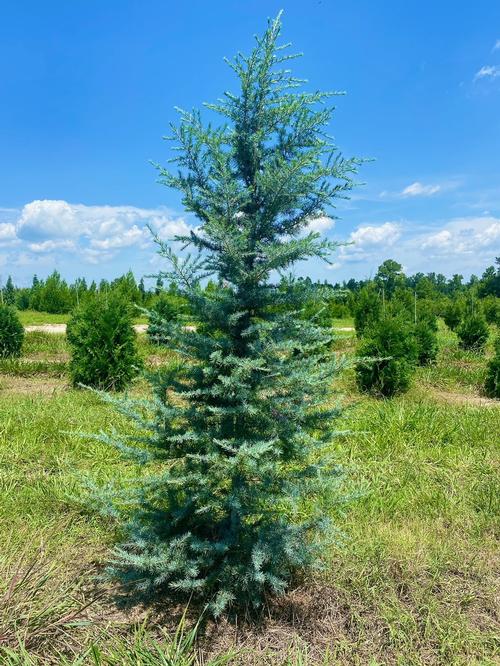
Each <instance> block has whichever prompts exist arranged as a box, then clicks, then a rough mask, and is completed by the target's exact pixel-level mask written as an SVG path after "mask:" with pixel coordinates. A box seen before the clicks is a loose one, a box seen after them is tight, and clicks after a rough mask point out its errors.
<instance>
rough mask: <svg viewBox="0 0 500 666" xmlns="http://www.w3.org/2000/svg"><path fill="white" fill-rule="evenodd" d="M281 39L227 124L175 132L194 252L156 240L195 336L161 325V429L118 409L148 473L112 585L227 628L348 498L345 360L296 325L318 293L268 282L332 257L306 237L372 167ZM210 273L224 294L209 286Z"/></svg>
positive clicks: (309, 329)
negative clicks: (341, 457) (164, 354)
mask: <svg viewBox="0 0 500 666" xmlns="http://www.w3.org/2000/svg"><path fill="white" fill-rule="evenodd" d="M279 33H280V19H279V17H278V18H277V19H276V20H274V21H271V22H270V23H269V25H268V29H267V30H266V32H265V34H264V35H263V36H262V37H260V38H257V43H256V46H255V49H254V50H253V52H252V53H251V54H250V56H248V57H245V56H244V55H242V54H239V55H238V56H237V57H236V58H235V60H234V61H232V62H231V63H230V65H231V67H232V68H233V70H234V71H235V73H236V75H237V77H238V79H239V83H240V91H239V92H238V93H236V94H233V93H229V92H227V93H225V95H224V98H223V99H222V100H220V101H219V102H218V103H216V104H213V105H209V108H210V109H211V111H212V112H214V113H218V114H221V115H222V117H223V118H224V123H223V124H222V125H221V126H220V127H215V126H213V125H208V126H207V125H204V124H203V123H202V119H201V115H200V113H199V112H192V113H188V112H181V118H180V126H178V127H177V126H173V127H172V132H173V139H174V141H175V143H176V151H177V153H176V155H177V156H176V158H175V160H174V161H175V162H176V163H177V166H178V171H176V172H175V173H171V172H169V171H167V170H165V169H161V175H162V179H163V181H164V183H165V184H166V185H168V186H170V187H173V188H176V189H178V190H180V192H181V193H182V195H183V203H184V206H185V208H186V209H187V210H188V211H190V212H191V213H194V215H195V216H197V217H198V219H199V227H198V228H196V229H193V230H192V231H191V232H190V234H189V235H188V236H187V237H183V238H178V240H180V241H182V242H184V243H185V245H187V246H191V248H192V249H193V250H194V256H189V257H187V258H184V259H180V258H179V257H177V256H175V255H174V253H173V250H172V248H171V247H170V246H169V245H168V244H166V243H164V242H162V241H161V240H159V239H157V242H158V244H159V249H160V254H162V255H163V256H164V257H165V258H166V259H167V260H168V261H169V265H170V266H171V269H170V270H169V271H165V273H163V274H162V275H161V277H162V279H169V280H171V281H173V283H175V284H176V285H177V288H178V290H179V292H180V294H181V295H182V296H183V297H184V298H186V299H187V301H188V303H189V307H190V308H191V309H192V312H193V313H194V319H195V321H197V322H199V325H198V324H197V329H196V331H192V330H191V331H189V330H186V329H185V328H184V327H183V326H182V325H181V324H180V323H179V322H176V321H175V320H174V321H171V322H170V323H169V322H165V326H166V327H168V329H169V336H170V339H171V340H172V344H173V346H174V348H175V349H176V350H177V351H178V353H179V358H180V361H179V362H177V363H173V364H172V365H170V366H168V367H164V368H162V369H160V371H159V372H158V373H157V374H155V376H154V377H153V378H152V381H153V387H154V396H155V397H154V399H153V401H152V402H151V403H150V405H149V407H150V410H151V415H150V417H146V419H145V417H144V414H143V410H144V401H140V402H138V403H137V406H136V409H135V408H134V403H133V402H131V401H130V400H129V401H127V402H126V403H123V404H122V405H121V407H119V408H120V409H122V411H123V412H124V413H126V414H128V415H129V416H130V417H132V418H135V419H136V421H137V423H139V424H140V425H141V426H142V429H143V431H142V432H141V436H140V438H138V439H137V441H136V442H135V444H134V442H133V438H132V437H128V438H127V439H126V440H125V441H124V440H123V439H122V440H120V439H118V441H116V442H115V444H116V446H117V447H118V448H119V449H120V450H122V451H123V452H124V453H125V454H126V455H127V454H128V455H130V456H131V457H133V458H135V459H137V460H139V461H140V462H142V463H144V464H145V465H148V463H153V464H152V465H151V467H150V470H149V475H147V476H144V474H143V475H141V476H140V477H139V478H138V479H137V483H136V485H135V486H134V487H133V488H132V489H131V491H130V496H129V499H130V506H131V508H130V511H129V513H128V514H127V515H128V522H127V523H126V524H125V525H124V526H123V529H124V533H125V539H126V540H125V544H124V545H123V546H121V547H119V548H118V549H117V550H116V552H115V557H114V560H113V564H112V567H111V569H110V574H111V575H112V576H118V577H120V578H121V579H122V580H124V581H126V582H127V583H129V584H131V585H132V587H135V588H136V589H137V590H139V591H143V592H144V593H152V592H162V593H164V594H173V593H179V592H180V593H184V594H186V595H188V596H189V595H192V594H195V595H200V596H201V597H202V598H204V599H207V600H209V602H210V608H211V610H212V612H213V613H214V614H216V615H217V614H220V613H221V612H223V611H224V610H226V609H228V608H229V607H230V606H233V605H235V604H246V603H249V604H250V605H256V606H258V605H259V604H260V603H261V602H262V599H263V595H264V594H265V593H266V592H272V593H280V592H282V591H283V590H284V589H285V588H286V586H287V584H288V582H289V580H290V577H291V575H292V573H293V572H294V570H296V569H297V568H301V567H304V566H308V565H310V564H311V563H313V562H316V561H318V558H319V556H320V554H321V548H322V544H324V537H325V536H330V537H331V534H332V529H331V528H329V527H328V523H327V521H326V519H325V511H324V504H323V503H322V500H321V498H322V497H325V495H323V493H327V494H328V493H329V500H328V501H329V507H330V508H331V506H332V503H333V502H334V498H335V497H338V493H339V491H338V489H336V486H337V482H336V481H337V476H338V470H337V468H336V466H335V464H334V463H333V461H332V460H331V459H330V457H329V455H328V452H327V448H328V447H327V445H328V443H329V442H330V441H331V438H332V436H333V435H334V429H333V428H334V427H333V423H332V421H333V419H334V417H335V416H336V414H337V409H336V408H335V409H334V408H328V407H326V406H325V398H326V395H327V394H328V390H329V387H330V384H331V380H332V378H333V376H334V374H335V373H336V372H337V371H338V367H339V361H337V360H336V359H335V357H333V356H332V355H328V354H325V351H324V350H325V348H326V346H327V342H328V340H329V339H330V334H329V333H328V332H327V331H326V330H325V329H323V328H321V327H319V326H317V325H316V324H315V322H314V321H307V320H304V319H301V318H300V317H298V316H297V314H298V313H300V310H301V308H302V307H303V304H304V302H305V300H306V299H309V298H310V295H309V294H306V293H305V292H304V289H303V288H301V289H299V290H296V289H295V287H294V282H293V281H289V284H288V288H286V289H283V285H281V286H280V285H278V284H277V283H276V282H275V281H273V275H276V274H277V273H278V274H279V273H281V272H283V271H286V270H287V269H289V268H290V267H291V266H292V265H293V264H294V263H295V262H297V261H299V260H304V259H308V258H310V257H319V258H324V259H327V258H328V256H329V254H330V253H331V251H332V250H333V249H334V247H335V245H334V244H333V243H332V242H330V241H327V240H324V239H321V238H320V236H319V234H318V233H315V232H311V231H309V230H308V225H309V223H310V221H311V220H312V219H314V218H315V217H317V216H322V215H325V214H328V212H329V211H330V209H331V208H332V206H333V203H334V201H335V199H336V198H337V197H345V196H347V193H348V191H349V190H350V189H351V187H352V186H353V175H354V174H355V172H356V170H357V166H358V164H359V162H360V161H359V160H357V159H344V158H343V157H342V156H341V155H340V154H339V153H338V151H337V149H336V147H335V146H334V145H333V144H332V141H331V139H330V138H329V137H328V136H327V135H326V133H325V129H326V126H327V125H328V123H329V121H330V118H331V115H332V110H333V109H332V108H331V107H330V106H329V105H328V104H326V102H327V101H328V99H329V98H330V97H331V95H332V94H334V93H322V92H314V93H308V92H303V91H301V90H299V87H300V85H301V81H299V80H297V79H296V78H294V77H293V76H292V75H291V74H290V72H289V71H288V70H287V69H284V65H285V63H287V61H288V60H290V58H291V57H293V56H291V55H286V51H285V50H284V48H285V47H283V46H279V45H278V44H277V40H278V38H279ZM208 275H214V276H216V278H217V279H219V280H221V282H222V284H223V288H222V289H217V290H204V289H203V288H202V286H201V282H200V281H201V280H202V279H203V278H204V277H205V276H208ZM281 305H286V306H287V307H286V308H281V307H280V306H281ZM109 399H110V400H112V398H111V397H110V398H109ZM117 404H118V405H120V403H119V402H118V403H117ZM103 437H104V438H106V436H105V435H103ZM108 439H109V438H108ZM306 497H308V498H315V500H314V501H313V502H312V503H311V502H309V503H308V508H307V510H305V505H304V499H305V498H306ZM123 500H124V497H123V495H120V502H118V504H119V505H120V506H122V507H123V506H124V504H126V502H124V501H123ZM119 515H121V514H119Z"/></svg>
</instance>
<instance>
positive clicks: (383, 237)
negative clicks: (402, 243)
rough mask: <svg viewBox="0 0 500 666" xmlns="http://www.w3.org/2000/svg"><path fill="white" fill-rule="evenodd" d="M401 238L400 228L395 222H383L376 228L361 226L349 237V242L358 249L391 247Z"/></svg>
mask: <svg viewBox="0 0 500 666" xmlns="http://www.w3.org/2000/svg"><path fill="white" fill-rule="evenodd" d="M400 236H401V227H400V225H399V224H398V223H396V222H385V223H384V224H381V225H378V226H375V225H373V226H370V225H362V226H360V227H358V228H357V229H356V230H355V231H353V232H352V233H351V235H350V236H349V242H351V243H354V244H355V245H356V246H358V247H363V248H365V247H370V246H375V245H377V246H380V245H382V246H389V247H390V246H391V245H394V243H395V242H396V241H397V240H398V238H399V237H400Z"/></svg>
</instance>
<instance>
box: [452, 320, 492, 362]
mask: <svg viewBox="0 0 500 666" xmlns="http://www.w3.org/2000/svg"><path fill="white" fill-rule="evenodd" d="M457 335H458V339H459V344H460V347H461V348H462V349H466V350H469V351H477V352H479V351H482V350H483V349H484V346H485V344H486V342H487V341H488V335H489V329H488V324H487V323H486V320H485V319H484V317H483V316H482V315H480V314H477V313H476V314H470V315H467V316H466V317H465V318H464V320H463V321H462V323H461V324H460V326H459V327H458V328H457Z"/></svg>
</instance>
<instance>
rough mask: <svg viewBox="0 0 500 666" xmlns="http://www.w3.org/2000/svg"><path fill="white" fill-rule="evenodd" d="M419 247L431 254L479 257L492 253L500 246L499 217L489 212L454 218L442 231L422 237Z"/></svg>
mask: <svg viewBox="0 0 500 666" xmlns="http://www.w3.org/2000/svg"><path fill="white" fill-rule="evenodd" d="M418 244H419V247H420V249H421V250H426V251H428V252H430V253H431V256H448V257H457V256H459V255H471V256H474V257H476V258H478V259H479V257H480V256H481V254H484V256H485V258H486V257H487V256H489V255H490V254H492V253H493V252H494V251H495V249H496V248H497V247H498V246H499V245H500V219H497V218H495V217H493V216H491V215H489V216H482V217H462V218H456V219H454V220H452V221H451V222H449V223H448V224H446V226H445V228H444V229H442V230H441V231H438V232H435V233H431V234H428V235H426V236H421V237H420V239H419V241H418Z"/></svg>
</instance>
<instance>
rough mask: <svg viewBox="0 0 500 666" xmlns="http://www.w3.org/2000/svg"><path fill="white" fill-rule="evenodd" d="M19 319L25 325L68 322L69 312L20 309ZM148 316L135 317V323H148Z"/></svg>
mask: <svg viewBox="0 0 500 666" xmlns="http://www.w3.org/2000/svg"><path fill="white" fill-rule="evenodd" d="M18 314H19V319H20V320H21V323H22V325H23V326H43V325H44V324H67V323H68V320H69V317H70V315H69V314H52V313H50V312H38V311H36V310H20V311H19V313H18ZM147 321H148V320H147V317H145V316H142V315H140V313H139V315H138V316H137V317H134V324H147Z"/></svg>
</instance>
